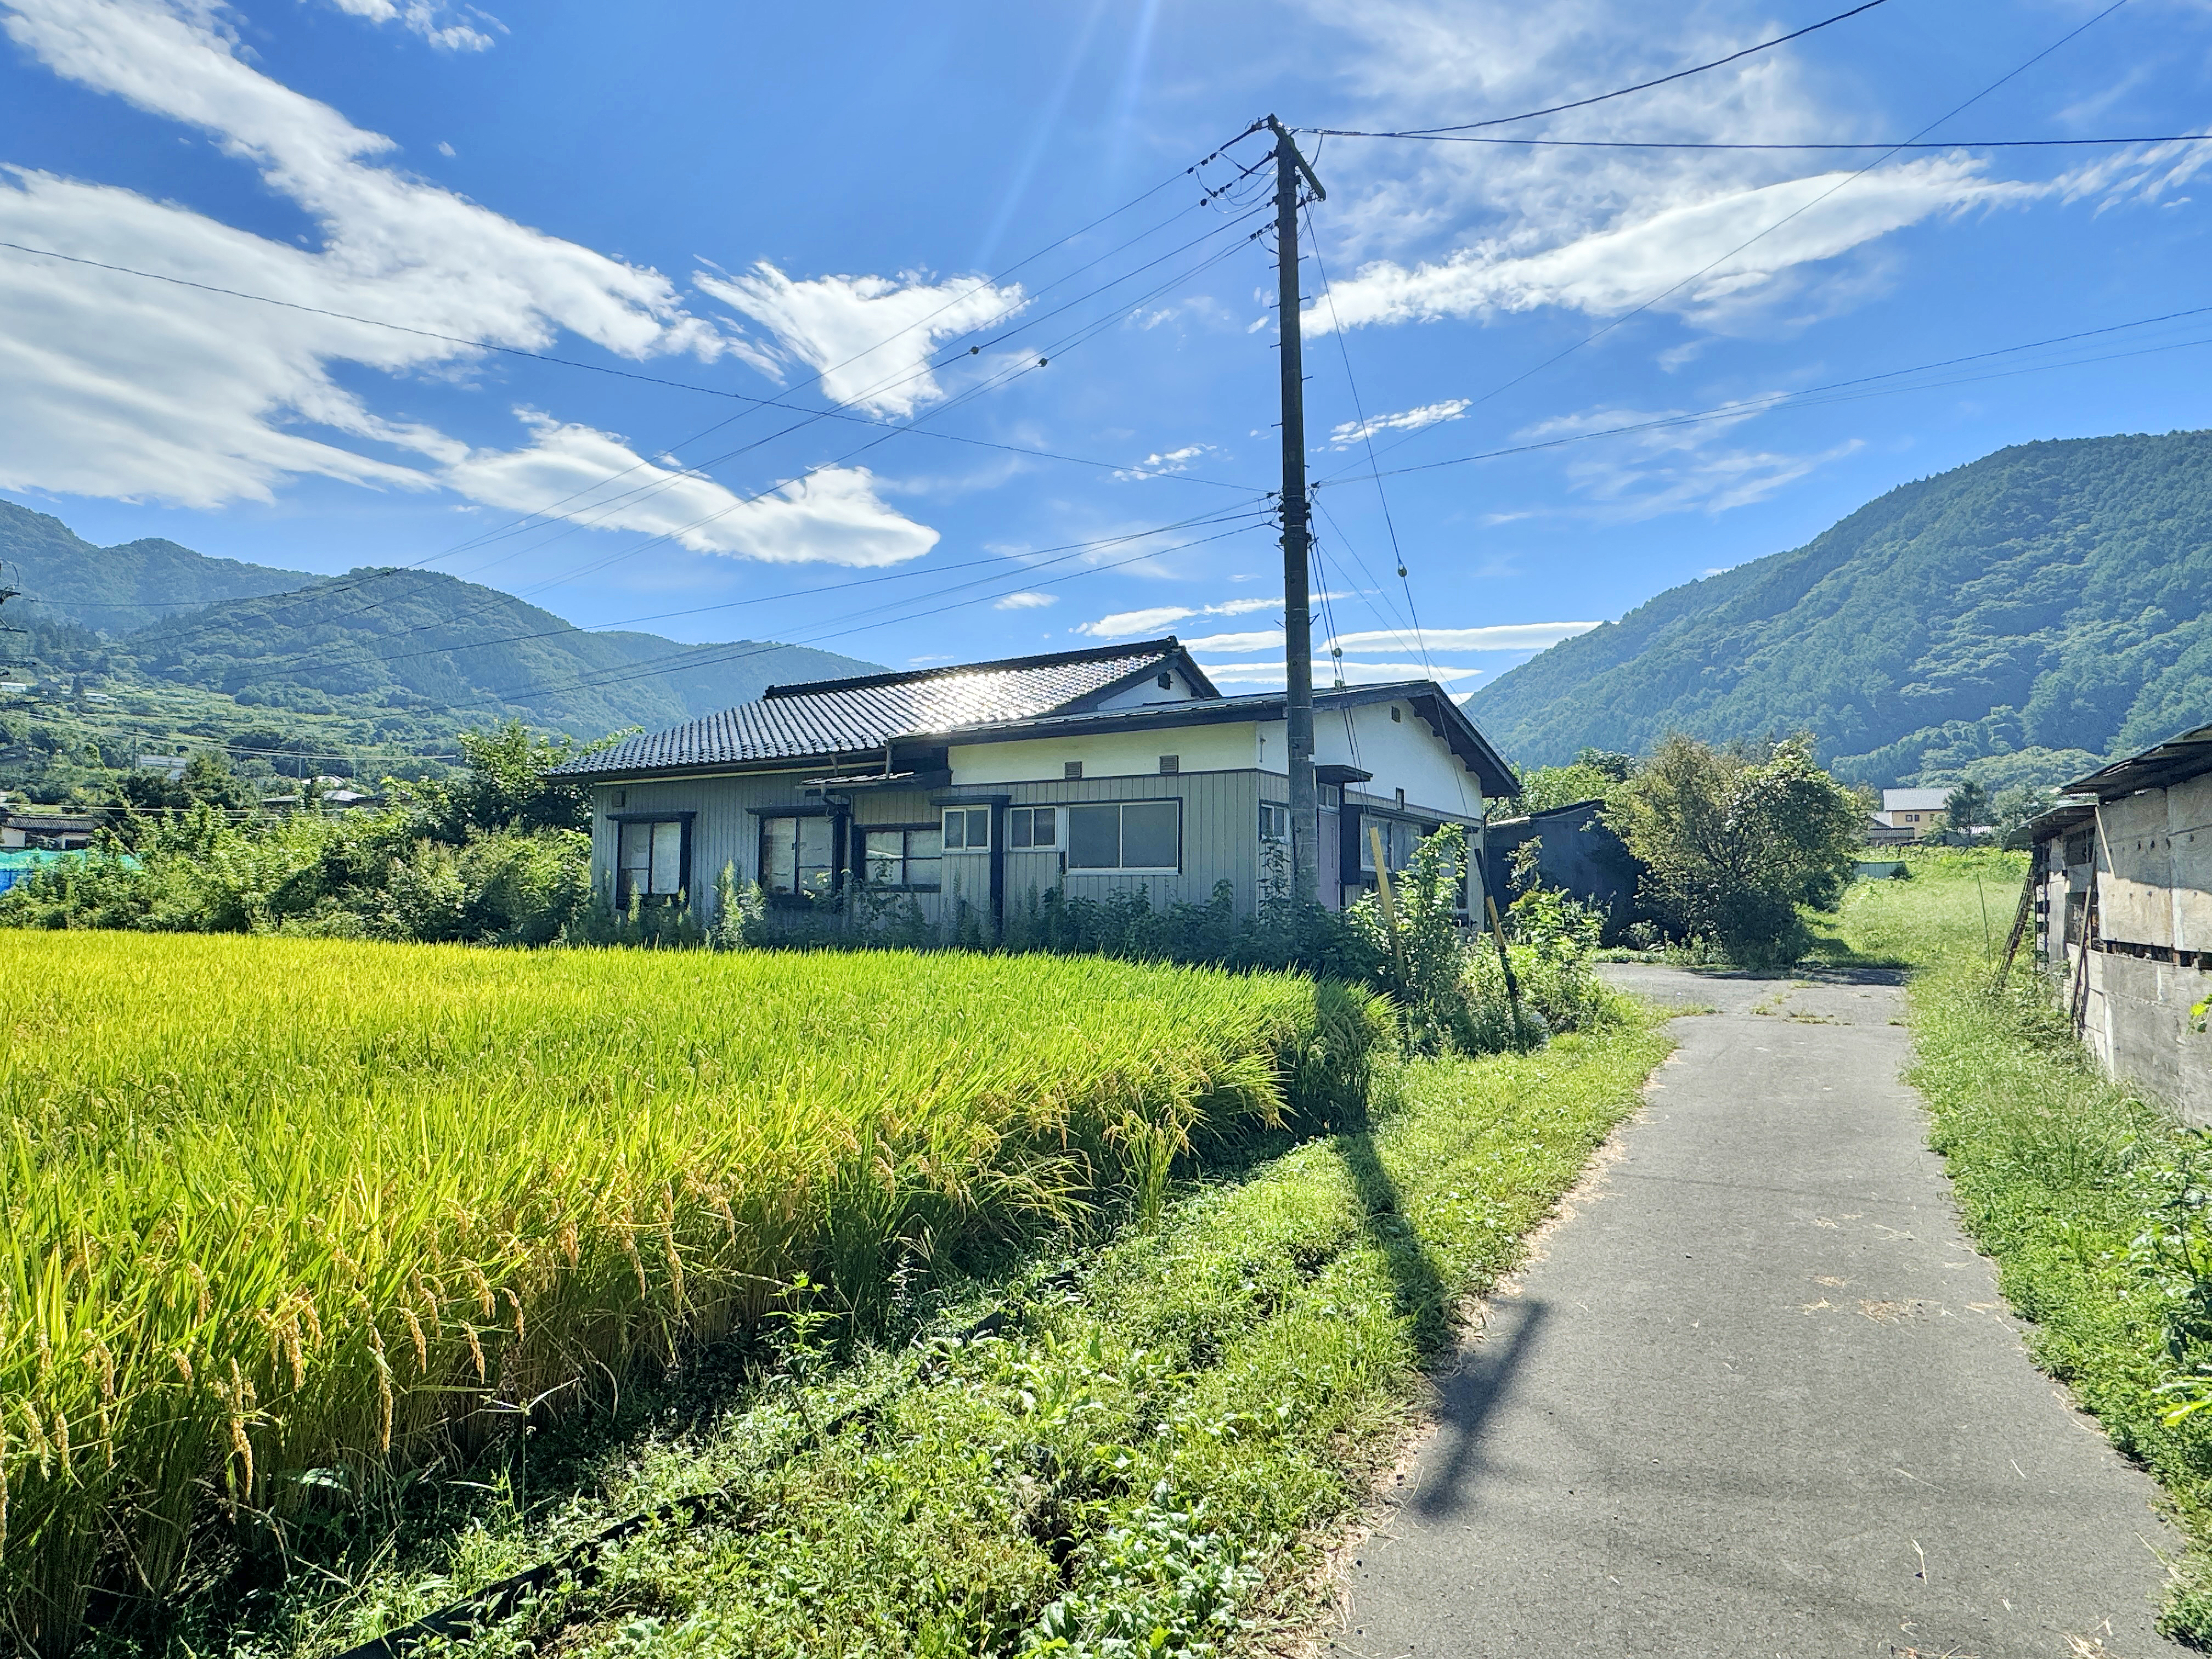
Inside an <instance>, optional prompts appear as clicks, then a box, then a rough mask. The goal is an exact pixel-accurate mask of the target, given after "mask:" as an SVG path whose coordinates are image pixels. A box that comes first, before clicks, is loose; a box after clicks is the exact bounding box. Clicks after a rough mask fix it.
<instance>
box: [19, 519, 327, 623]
mask: <svg viewBox="0 0 2212 1659" xmlns="http://www.w3.org/2000/svg"><path fill="white" fill-rule="evenodd" d="M0 560H5V561H6V562H7V563H8V565H9V567H11V568H10V569H9V575H10V576H11V577H12V578H14V580H15V581H16V582H18V583H19V584H20V585H21V587H22V589H23V599H22V601H21V609H22V611H24V612H25V613H26V614H27V615H30V616H32V617H34V618H35V619H36V620H38V621H40V622H46V623H76V624H77V625H79V626H80V627H84V628H90V629H98V630H99V631H100V632H101V633H104V634H127V633H129V632H131V629H137V628H143V627H145V626H146V625H147V624H148V623H152V622H157V621H159V620H161V618H162V617H172V616H174V615H176V614H177V613H178V612H179V611H186V610H190V609H191V608H193V607H195V606H197V605H210V604H212V603H214V602H215V601H216V600H218V599H241V598H246V597H250V596H252V595H254V594H259V593H278V592H283V590H284V589H286V588H288V587H299V586H304V585H305V584H307V583H308V582H311V581H313V580H315V579H314V578H313V576H310V575H308V574H306V573H305V572H304V571H299V570H275V569H271V568H269V567H268V566H265V565H258V564H241V563H240V562H239V561H237V560H236V559H210V558H209V557H208V556H206V555H204V554H202V553H195V552H193V551H192V550H191V549H190V548H189V547H179V546H178V545H177V544H176V543H174V542H169V541H162V540H161V539H160V538H151V539H149V540H146V541H137V542H125V544H123V545H122V546H120V547H94V545H93V544H91V543H90V542H88V541H86V540H85V539H83V538H82V537H80V536H79V535H78V534H77V533H76V532H75V531H73V530H71V529H70V527H69V526H67V525H65V524H64V523H63V522H62V521H61V520H59V519H57V518H54V517H52V515H50V514H48V513H33V511H31V509H30V508H29V507H21V506H18V505H17V504H16V503H15V502H14V501H0ZM10 619H11V620H13V619H14V618H13V617H11V618H10Z"/></svg>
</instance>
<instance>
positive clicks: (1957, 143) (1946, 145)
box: [1298, 127, 2212, 154]
mask: <svg viewBox="0 0 2212 1659" xmlns="http://www.w3.org/2000/svg"><path fill="white" fill-rule="evenodd" d="M1298 131H1300V132H1310V133H1314V134H1316V135H1319V136H1321V137H1329V138H1411V139H1419V140H1421V141H1423V142H1425V143H1438V144H1520V145H1525V146H1528V147H1529V148H1531V149H1748V150H1766V149H1771V150H1833V149H1840V150H1855V149H1857V150H1865V149H1879V150H1885V151H1887V152H1889V153H1891V154H1895V153H1896V152H1897V151H1899V150H1901V149H1942V150H1954V149H2083V148H2091V147H2095V146H2099V145H2105V146H2112V145H2125V144H2190V143H2202V142H2203V141H2204V140H2206V139H2212V132H2164V133H2152V134H2149V135H2148V136H2145V137H2134V138H1954V139H1950V140H1948V141H1945V142H1943V143H1917V142H1915V141H1913V140H1911V139H1907V140H1905V141H1904V142H1902V143H1795V144H1779V143H1776V144H1767V143H1756V144H1754V143H1722V142H1717V141H1708V140H1692V139H1680V140H1677V139H1660V138H1517V137H1510V136H1493V137H1463V136H1461V135H1459V134H1455V133H1449V132H1359V131H1352V130H1351V129H1349V128H1345V127H1300V128H1299V129H1298Z"/></svg>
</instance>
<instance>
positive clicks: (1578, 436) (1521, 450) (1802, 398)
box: [1332, 307, 2212, 483]
mask: <svg viewBox="0 0 2212 1659" xmlns="http://www.w3.org/2000/svg"><path fill="white" fill-rule="evenodd" d="M2203 309H2212V307H2203ZM2175 314H2177V315H2180V316H2187V315H2190V314H2191V313H2187V312H2182V313H2175ZM2122 326H2126V325H2122ZM2090 332H2092V333H2106V332H2110V331H2109V330H2101V329H2100V330H2092V331H2090ZM2075 337H2077V336H2064V337H2063V338H2075ZM2203 345H2212V335H2208V336H2203V337H2199V338H2197V339H2194V340H2171V341H2168V342H2166V343H2165V344H2162V345H2154V346H2139V347H2136V348H2135V349H2130V350H2127V351H2111V352H2106V353H2104V354H2103V355H2102V356H2095V357H2075V358H2069V359H2067V360H2065V361H2063V362H2055V363H2030V364H2028V365H2027V366H2026V367H2024V368H2005V369H1997V370H1995V371H1993V372H1991V373H1990V374H1964V375H1960V376H1958V377H1957V378H1955V379H1953V380H1935V381H1930V382H1928V383H1925V384H1923V385H1918V386H1885V387H1881V388H1879V389H1875V390H1866V391H1858V392H1852V393H1851V395H1850V396H1848V397H1825V396H1822V395H1820V394H1822V393H1826V392H1836V391H1840V390H1844V389H1847V388H1850V387H1858V386H1868V385H1869V383H1870V382H1873V381H1876V380H1895V379H1898V378H1899V377H1901V376H1904V375H1906V374H1923V373H1925V372H1927V371H1929V370H1930V369H1935V368H1948V367H1950V366H1953V365H1954V364H1961V363H1969V362H1977V361H1978V360H1979V359H1981V358H1986V357H1995V356H2006V355H2008V353H2009V352H2012V351H2028V350H2033V349H2035V348H2034V347H2033V346H2013V347H2007V348H2005V349H2003V350H2001V351H1992V352H1982V353H1978V354H1977V356H1974V357H1956V358H1952V359H1949V360H1948V362H1942V363H1925V364H1922V365H1921V366H1919V367H1918V368H1900V369H1893V370H1891V371H1890V372H1889V373H1887V374H1869V375H1865V376H1862V377H1861V378H1859V379H1857V380H1834V381H1831V382H1829V383H1828V384H1826V385H1825V386H1807V387H1805V388H1804V389H1803V390H1802V391H1798V392H1775V393H1772V394H1771V396H1769V397H1766V398H1745V399H1741V400H1740V401H1737V402H1735V403H1728V404H1716V405H1714V406H1713V407H1712V408H1711V409H1701V410H1692V411H1690V412H1689V413H1686V414H1682V415H1662V416H1654V417H1653V418H1652V419H1650V420H1648V421H1633V422H1628V423H1626V424H1625V425H1621V426H1609V427H1603V428H1599V429H1597V430H1595V431H1590V432H1572V433H1568V434H1566V435H1564V436H1561V437H1557V438H1544V439H1540V440H1537V441H1534V442H1531V443H1525V444H1514V445H1511V446H1510V447H1505V448H1502V449H1492V450H1486V451H1484V452H1483V453H1480V454H1476V455H1455V456H1453V457H1452V458H1451V459H1449V460H1442V461H1422V462H1419V463H1417V464H1415V465H1412V466H1400V467H1393V468H1391V469H1389V471H1387V472H1385V473H1383V477H1390V478H1395V477H1404V476H1405V475H1407V474H1409V473H1414V472H1433V471H1437V469H1438V468H1440V467H1447V466H1464V465H1468V464H1469V463H1470V462H1474V461H1492V460H1497V459H1500V458H1502V457H1504V456H1508V455H1527V454H1532V453H1535V452H1536V451H1538V450H1543V449H1557V448H1559V447H1562V446H1563V445H1566V444H1576V443H1586V442H1589V441H1590V440H1592V439H1595V438H1617V437H1620V436H1622V435H1624V434H1627V433H1632V432H1654V431H1660V430H1663V429H1665V428H1668V427H1677V426H1694V425H1696V424H1698V423H1699V422H1702V421H1714V420H1738V419H1741V418H1742V417H1743V416H1747V415H1763V414H1766V413H1769V412H1771V411H1772V410H1781V409H1797V408H1804V409H1817V408H1820V407H1822V406H1824V405H1826V404H1837V403H1857V402H1859V401H1861V400H1863V399H1864V398H1889V397H1896V396H1899V395H1900V394H1902V393H1905V392H1937V391H1941V390H1942V389H1943V388H1945V387H1947V386H1974V385H1978V384H1979V383H1981V382H1982V381H1984V380H2009V379H2011V378H2012V377H2013V376H2015V375H2019V374H2048V373H2050V372H2051V370H2053V369H2061V368H2086V367H2087V365H2089V364H2091V363H2106V362H2119V361H2120V360H2122V359H2124V358H2128V357H2143V356H2150V355H2151V354H2153V353H2154V352H2160V351H2179V350H2183V349H2187V348H2190V347H2193V346H2203ZM1365 476H1366V475H1365V474H1364V473H1362V474H1350V475H1340V476H1339V477H1338V478H1337V479H1335V480H1332V482H1337V483H1356V482H1357V481H1358V479H1359V478H1360V477H1365Z"/></svg>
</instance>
